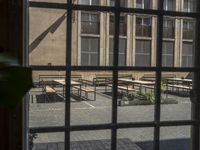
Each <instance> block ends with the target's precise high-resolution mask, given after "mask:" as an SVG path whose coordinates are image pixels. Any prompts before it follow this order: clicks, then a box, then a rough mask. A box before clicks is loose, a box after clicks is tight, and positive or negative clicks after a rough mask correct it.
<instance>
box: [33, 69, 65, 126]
mask: <svg viewBox="0 0 200 150" xmlns="http://www.w3.org/2000/svg"><path fill="white" fill-rule="evenodd" d="M57 80H63V81H64V80H65V72H64V71H34V72H33V82H34V88H32V89H31V90H30V92H29V95H30V100H29V126H30V127H48V126H63V125H64V120H65V97H64V94H63V93H64V91H63V86H62V85H60V84H58V82H57Z"/></svg>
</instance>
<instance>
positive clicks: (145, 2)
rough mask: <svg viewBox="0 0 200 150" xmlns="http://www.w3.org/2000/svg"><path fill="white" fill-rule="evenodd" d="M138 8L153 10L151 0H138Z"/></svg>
mask: <svg viewBox="0 0 200 150" xmlns="http://www.w3.org/2000/svg"><path fill="white" fill-rule="evenodd" d="M136 8H141V9H151V8H152V1H151V0H136Z"/></svg>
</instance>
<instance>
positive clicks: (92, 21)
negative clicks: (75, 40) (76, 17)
mask: <svg viewBox="0 0 200 150" xmlns="http://www.w3.org/2000/svg"><path fill="white" fill-rule="evenodd" d="M99 32H100V22H99V14H92V13H85V12H82V13H81V33H83V34H99Z"/></svg>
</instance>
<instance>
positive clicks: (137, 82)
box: [118, 78, 155, 93]
mask: <svg viewBox="0 0 200 150" xmlns="http://www.w3.org/2000/svg"><path fill="white" fill-rule="evenodd" d="M118 81H119V82H124V83H126V84H128V85H132V86H133V88H134V86H138V87H139V92H140V93H141V92H142V87H146V88H147V87H149V88H150V86H153V87H154V86H155V82H154V81H142V80H131V79H123V78H120V79H118Z"/></svg>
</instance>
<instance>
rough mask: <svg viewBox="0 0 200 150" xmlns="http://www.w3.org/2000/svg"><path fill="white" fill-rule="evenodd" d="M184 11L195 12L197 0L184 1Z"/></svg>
mask: <svg viewBox="0 0 200 150" xmlns="http://www.w3.org/2000/svg"><path fill="white" fill-rule="evenodd" d="M183 11H184V12H194V11H195V0H184V3H183Z"/></svg>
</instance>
